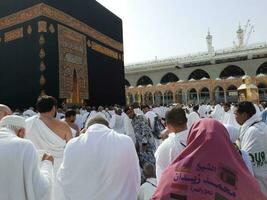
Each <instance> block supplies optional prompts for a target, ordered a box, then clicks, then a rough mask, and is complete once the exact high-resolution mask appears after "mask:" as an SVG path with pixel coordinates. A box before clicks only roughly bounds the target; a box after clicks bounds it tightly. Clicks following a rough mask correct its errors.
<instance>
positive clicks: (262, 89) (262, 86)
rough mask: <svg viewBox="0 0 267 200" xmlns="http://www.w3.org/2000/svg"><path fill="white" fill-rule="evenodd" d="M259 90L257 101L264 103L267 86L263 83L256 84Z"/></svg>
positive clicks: (266, 96) (266, 95)
mask: <svg viewBox="0 0 267 200" xmlns="http://www.w3.org/2000/svg"><path fill="white" fill-rule="evenodd" d="M258 89H259V99H260V101H266V99H267V86H266V84H264V83H259V84H258Z"/></svg>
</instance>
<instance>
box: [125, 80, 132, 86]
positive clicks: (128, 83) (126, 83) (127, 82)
mask: <svg viewBox="0 0 267 200" xmlns="http://www.w3.org/2000/svg"><path fill="white" fill-rule="evenodd" d="M124 85H125V86H126V87H130V86H131V84H130V82H129V81H128V80H127V79H125V80H124Z"/></svg>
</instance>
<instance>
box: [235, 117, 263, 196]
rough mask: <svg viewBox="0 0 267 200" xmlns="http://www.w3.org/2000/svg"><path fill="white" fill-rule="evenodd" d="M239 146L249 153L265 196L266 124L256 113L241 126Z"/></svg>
mask: <svg viewBox="0 0 267 200" xmlns="http://www.w3.org/2000/svg"><path fill="white" fill-rule="evenodd" d="M240 148H241V149H242V150H244V151H246V152H248V153H249V155H250V161H251V163H252V168H253V172H254V175H255V177H256V179H257V181H258V182H259V185H260V187H261V191H262V192H263V193H264V194H265V196H266V197H267V125H266V124H265V123H264V122H262V121H261V118H260V116H259V115H258V113H256V114H255V115H253V116H252V117H251V118H250V119H248V120H247V121H246V122H245V123H244V124H243V125H242V126H241V130H240Z"/></svg>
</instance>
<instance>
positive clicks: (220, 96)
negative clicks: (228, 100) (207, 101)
mask: <svg viewBox="0 0 267 200" xmlns="http://www.w3.org/2000/svg"><path fill="white" fill-rule="evenodd" d="M214 98H215V103H223V102H224V90H223V88H222V87H220V86H217V87H216V88H215V90H214Z"/></svg>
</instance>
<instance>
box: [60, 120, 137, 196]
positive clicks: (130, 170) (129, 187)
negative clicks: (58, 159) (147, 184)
mask: <svg viewBox="0 0 267 200" xmlns="http://www.w3.org/2000/svg"><path fill="white" fill-rule="evenodd" d="M77 155H79V156H77ZM58 181H59V183H60V185H61V186H62V188H63V190H64V194H65V196H66V199H68V200H88V199H90V200H100V199H101V200H102V199H103V200H115V199H120V200H136V199H137V192H138V188H139V186H140V168H139V161H138V157H137V154H136V151H135V146H134V144H133V142H132V140H131V138H129V137H128V136H125V135H122V134H118V133H116V132H115V131H114V130H112V129H109V128H107V127H106V126H104V125H100V124H95V125H92V126H90V127H89V128H88V130H87V131H86V133H85V134H83V135H80V136H79V137H78V138H74V139H72V140H71V141H70V142H69V143H68V144H67V146H66V149H65V152H64V160H63V163H62V165H61V167H60V169H59V172H58Z"/></svg>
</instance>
